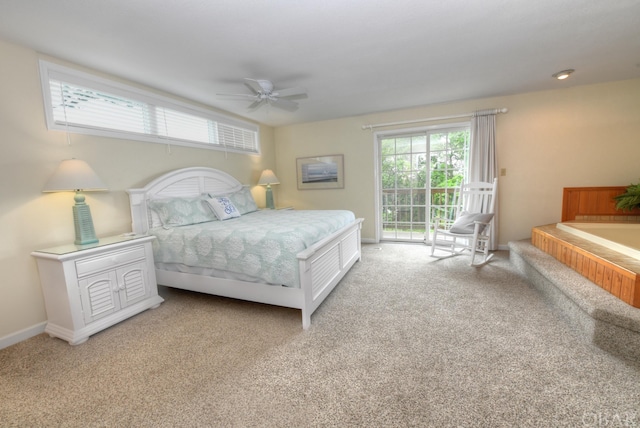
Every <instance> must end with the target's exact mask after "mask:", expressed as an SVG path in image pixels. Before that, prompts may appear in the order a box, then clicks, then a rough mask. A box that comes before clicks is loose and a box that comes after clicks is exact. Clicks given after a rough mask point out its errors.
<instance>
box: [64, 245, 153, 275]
mask: <svg viewBox="0 0 640 428" xmlns="http://www.w3.org/2000/svg"><path fill="white" fill-rule="evenodd" d="M144 258H145V254H144V247H143V246H142V245H141V246H139V247H134V248H130V249H127V250H122V251H117V252H111V253H109V254H108V255H104V256H96V257H91V258H88V259H83V260H78V261H77V262H76V272H77V274H78V277H81V276H84V275H88V274H90V273H94V272H98V271H101V270H105V269H111V268H114V267H116V266H119V265H121V264H124V263H129V262H132V261H135V260H142V259H144Z"/></svg>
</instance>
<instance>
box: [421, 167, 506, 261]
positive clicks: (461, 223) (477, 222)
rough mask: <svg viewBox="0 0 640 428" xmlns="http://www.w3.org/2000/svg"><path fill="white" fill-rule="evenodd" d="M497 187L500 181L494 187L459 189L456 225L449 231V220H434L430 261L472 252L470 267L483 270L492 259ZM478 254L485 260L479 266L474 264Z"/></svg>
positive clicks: (465, 186)
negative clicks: (477, 267) (481, 267)
mask: <svg viewBox="0 0 640 428" xmlns="http://www.w3.org/2000/svg"><path fill="white" fill-rule="evenodd" d="M497 187H498V179H495V180H493V183H485V182H474V183H466V184H465V183H463V184H462V185H461V186H460V192H459V194H458V203H457V207H456V216H455V221H454V222H453V224H452V225H451V227H449V228H446V225H447V220H446V219H442V218H437V219H435V222H434V230H433V238H432V240H431V257H436V258H439V259H443V258H448V257H453V256H457V255H460V254H464V253H465V251H470V252H471V266H482V265H484V264H485V263H487V262H488V261H489V260H490V259H491V258H492V257H493V254H489V245H490V241H491V233H492V232H493V225H492V223H493V216H494V208H495V196H496V189H497ZM449 222H450V221H449ZM442 253H445V254H444V255H443V254H442ZM476 253H481V254H482V255H483V256H484V257H482V260H481V261H480V262H479V263H476V261H475V259H476Z"/></svg>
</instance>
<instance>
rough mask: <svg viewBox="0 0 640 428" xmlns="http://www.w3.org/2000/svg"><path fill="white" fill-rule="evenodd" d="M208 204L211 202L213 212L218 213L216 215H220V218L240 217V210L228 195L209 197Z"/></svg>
mask: <svg viewBox="0 0 640 428" xmlns="http://www.w3.org/2000/svg"><path fill="white" fill-rule="evenodd" d="M207 204H209V206H210V207H211V209H212V210H213V212H214V213H216V217H218V219H219V220H227V219H230V218H235V217H240V212H239V211H238V209H237V208H236V207H235V205H233V202H231V200H230V199H229V198H227V197H226V196H219V197H217V198H210V199H207Z"/></svg>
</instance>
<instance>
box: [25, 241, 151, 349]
mask: <svg viewBox="0 0 640 428" xmlns="http://www.w3.org/2000/svg"><path fill="white" fill-rule="evenodd" d="M154 239H155V237H154V236H142V235H137V236H136V235H118V236H111V237H107V238H102V239H100V241H99V242H97V243H95V244H89V245H73V244H71V245H63V246H60V247H54V248H48V249H46V250H39V251H34V252H33V253H31V255H32V256H34V257H35V258H36V261H37V263H38V272H39V273H40V283H41V285H42V292H43V294H44V300H45V305H46V308H47V317H48V322H47V326H46V328H45V332H46V333H49V335H50V336H55V337H59V338H60V339H63V340H66V341H67V342H69V344H71V345H78V344H80V343H83V342H86V341H87V339H88V338H89V336H91V335H92V334H95V333H97V332H99V331H101V330H104V329H105V328H107V327H110V326H112V325H114V324H116V323H118V322H120V321H123V320H125V319H127V318H129V317H131V316H133V315H136V314H138V313H140V312H142V311H144V310H147V309H149V308H154V309H155V308H157V307H158V306H160V303H162V302H163V301H164V299H163V298H162V297H160V296H159V295H158V286H157V284H156V274H155V267H154V262H153V251H152V248H151V242H152V241H153V240H154Z"/></svg>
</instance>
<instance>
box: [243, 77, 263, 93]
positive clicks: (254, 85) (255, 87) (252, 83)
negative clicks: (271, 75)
mask: <svg viewBox="0 0 640 428" xmlns="http://www.w3.org/2000/svg"><path fill="white" fill-rule="evenodd" d="M260 82H261V81H260V80H256V79H249V78H245V79H244V83H245V85H247V86H248V87H249V89H251V90H252V91H254V92H255V93H256V94H260V93H262V92H265V88H264V87H263V86H262V85H261V84H260Z"/></svg>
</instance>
